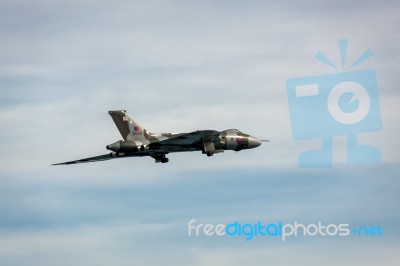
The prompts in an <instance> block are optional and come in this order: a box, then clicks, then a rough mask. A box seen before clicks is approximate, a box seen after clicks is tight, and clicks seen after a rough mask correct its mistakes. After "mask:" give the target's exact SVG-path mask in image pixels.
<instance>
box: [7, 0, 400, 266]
mask: <svg viewBox="0 0 400 266" xmlns="http://www.w3.org/2000/svg"><path fill="white" fill-rule="evenodd" d="M399 12H400V6H399V4H398V3H397V1H350V2H349V1H316V0H315V1H312V0H310V1H286V0H284V1H276V2H269V1H161V0H160V1H122V0H120V1H90V0H87V1H86V0H85V1H63V0H59V1H50V0H38V1H23V0H17V1H1V2H0V91H1V94H0V126H1V127H0V129H1V130H0V142H1V143H0V144H1V147H2V148H1V149H0V264H1V265H26V264H33V265H71V264H73V265H110V264H117V265H160V264H162V265H248V264H251V265H265V264H266V263H270V264H274V265H293V264H296V265H322V264H323V265H361V264H363V265H377V264H381V265H397V263H398V261H399V259H400V255H399V254H400V252H399V251H400V246H399V239H400V231H399V229H398V228H397V226H398V225H399V223H400V215H399V208H400V204H399V202H400V181H399V179H398V176H399V172H400V171H399V170H400V166H399V162H400V160H399V159H400V158H399V155H398V150H399V149H400V145H399V144H400V142H399V140H398V136H399V133H400V127H399V123H398V121H399V120H400V113H399V112H398V102H399V100H400V94H399V90H398V84H400V76H399V74H398V70H399V67H398V65H399V64H398V62H399V60H400V48H399V45H398V44H399V43H400V34H399V30H398V25H400V18H399V15H398V14H399ZM339 39H348V50H347V57H346V65H345V71H348V67H349V66H350V65H351V64H352V63H353V62H355V60H356V59H357V58H358V57H359V56H360V55H361V54H362V53H363V52H364V51H366V50H367V49H371V50H372V52H373V56H372V57H371V58H369V59H368V60H366V61H365V62H363V63H361V64H360V65H358V66H357V67H355V68H354V69H352V70H354V71H357V70H363V69H373V70H375V71H376V75H377V82H378V90H379V102H380V114H381V117H382V124H383V127H382V130H380V131H377V132H371V133H363V134H360V135H359V140H360V142H361V143H368V144H371V145H374V146H375V147H377V148H378V149H379V150H380V151H381V154H382V162H381V163H378V164H361V165H351V164H350V165H349V164H346V160H345V144H346V139H345V138H344V137H337V138H335V139H334V144H335V147H334V164H333V167H332V168H329V169H301V168H298V165H297V159H298V156H299V154H300V153H301V152H302V151H305V150H308V149H312V148H317V147H318V146H319V145H320V140H318V139H316V140H310V141H294V140H293V137H292V132H291V126H290V116H289V107H288V99H287V94H286V81H287V80H288V79H290V78H294V77H303V76H315V75H324V74H333V73H338V72H340V71H343V70H342V69H341V68H340V67H339V69H337V70H335V69H332V68H330V67H329V66H326V65H324V64H322V63H321V62H319V61H317V60H315V55H316V53H317V52H318V51H321V52H322V53H323V54H325V55H326V56H327V57H328V58H329V59H331V60H332V61H333V62H334V63H335V64H337V65H339V66H340V65H341V63H340V62H341V61H340V52H339V46H338V40H339ZM112 109H126V110H127V111H128V113H129V114H130V116H131V117H133V118H134V119H135V120H136V121H137V122H139V123H140V124H141V125H142V126H143V127H145V128H146V129H148V130H149V131H151V132H190V131H194V130H197V129H214V130H224V129H228V128H238V129H240V130H241V131H243V132H246V133H249V134H251V135H254V136H257V137H258V138H260V139H270V140H271V142H270V143H264V144H263V145H262V146H261V147H259V148H257V149H254V150H248V151H241V152H238V153H236V152H230V151H227V152H225V153H224V154H216V155H215V156H213V157H211V158H208V157H206V156H204V155H202V154H201V153H200V152H196V153H185V154H171V155H169V156H168V157H169V158H170V162H169V163H168V164H155V163H154V160H153V159H152V158H130V159H121V160H112V161H107V162H100V163H92V164H82V165H72V166H60V167H50V166H49V165H50V164H51V163H56V162H63V161H68V160H74V159H80V158H85V157H90V156H95V155H100V154H104V153H106V152H107V151H106V150H105V146H106V145H107V144H110V143H112V142H115V141H116V140H119V139H120V135H119V133H118V131H117V129H116V127H115V126H114V123H113V122H112V119H111V118H110V117H109V115H108V114H107V111H108V110H112ZM193 218H194V219H197V220H198V222H199V223H200V222H203V223H229V222H232V221H235V220H239V221H243V222H257V221H259V220H261V221H266V222H276V221H280V220H281V221H284V222H293V221H299V222H303V223H316V222H318V221H324V222H326V223H350V224H355V225H368V226H369V225H381V226H382V227H384V230H385V231H384V232H385V235H384V236H383V237H377V238H373V237H361V238H357V237H349V238H338V237H336V238H298V239H292V240H291V241H287V242H284V243H282V242H281V241H279V240H277V239H268V238H267V239H265V238H261V239H254V240H252V241H245V240H244V239H243V238H227V237H223V238H216V237H211V238H206V237H202V238H193V237H192V238H190V237H188V236H187V223H188V222H189V220H191V219H193Z"/></svg>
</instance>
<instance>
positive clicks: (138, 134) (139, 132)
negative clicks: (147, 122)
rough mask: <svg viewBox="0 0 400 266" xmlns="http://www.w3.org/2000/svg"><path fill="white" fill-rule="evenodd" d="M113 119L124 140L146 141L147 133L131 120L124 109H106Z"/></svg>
mask: <svg viewBox="0 0 400 266" xmlns="http://www.w3.org/2000/svg"><path fill="white" fill-rule="evenodd" d="M108 114H109V115H111V117H112V119H113V120H114V123H115V125H116V126H117V128H118V130H119V132H120V133H121V136H122V138H124V140H131V141H140V142H141V143H146V142H148V137H149V134H148V132H147V130H145V129H144V128H142V127H141V126H140V125H139V124H138V123H136V122H135V121H133V120H132V118H130V117H129V116H128V114H127V113H126V110H116V111H108Z"/></svg>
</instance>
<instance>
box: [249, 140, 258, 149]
mask: <svg viewBox="0 0 400 266" xmlns="http://www.w3.org/2000/svg"><path fill="white" fill-rule="evenodd" d="M260 145H261V140H259V139H258V138H255V137H249V146H248V149H252V148H256V147H258V146H260Z"/></svg>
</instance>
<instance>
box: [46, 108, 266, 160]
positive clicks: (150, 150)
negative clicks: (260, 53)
mask: <svg viewBox="0 0 400 266" xmlns="http://www.w3.org/2000/svg"><path fill="white" fill-rule="evenodd" d="M108 114H109V115H110V116H111V117H112V119H113V120H114V123H115V125H116V126H117V128H118V130H119V132H120V133H121V135H122V138H123V140H119V141H117V142H114V143H112V144H109V145H107V146H106V149H107V150H110V151H111V153H108V154H104V155H100V156H95V157H90V158H85V159H80V160H75V161H69V162H63V163H56V164H53V165H63V164H76V163H87V162H95V161H105V160H110V159H116V158H125V157H142V156H151V157H153V158H154V159H155V162H156V163H159V162H161V163H167V162H168V161H169V160H168V158H167V157H166V156H165V155H167V154H168V153H172V152H186V151H201V152H202V153H203V154H206V155H207V156H212V155H213V154H214V153H220V152H224V151H225V150H234V151H240V150H243V149H252V148H256V147H258V146H260V145H261V142H262V141H267V140H259V139H257V138H255V137H253V136H250V135H248V134H244V133H242V132H240V131H239V130H237V129H228V130H224V131H221V132H220V131H216V130H197V131H194V132H191V133H150V132H149V131H147V130H146V129H144V128H142V127H141V126H140V125H139V124H137V123H136V122H135V121H133V120H132V119H131V118H130V117H129V116H128V114H127V113H126V110H116V111H109V112H108Z"/></svg>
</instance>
